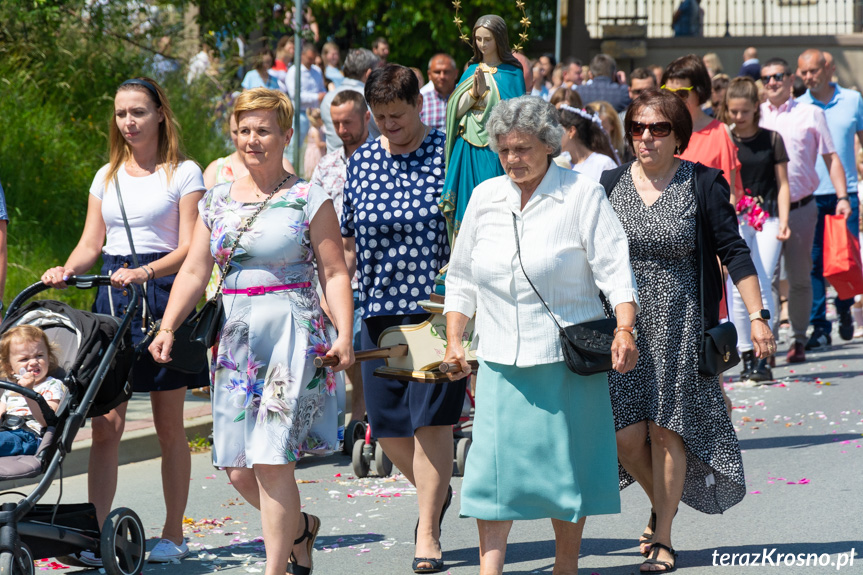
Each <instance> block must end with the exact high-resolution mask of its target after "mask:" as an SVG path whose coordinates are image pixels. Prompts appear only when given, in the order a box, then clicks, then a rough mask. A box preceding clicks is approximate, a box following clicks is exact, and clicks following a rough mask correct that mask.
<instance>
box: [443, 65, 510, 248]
mask: <svg viewBox="0 0 863 575" xmlns="http://www.w3.org/2000/svg"><path fill="white" fill-rule="evenodd" d="M478 65H482V66H483V67H484V70H485V72H486V75H485V77H486V82H487V84H488V88H489V92H488V97H487V99H486V100H485V106H484V107H477V106H475V107H474V108H471V109H470V110H468V112H467V113H465V114H464V115H462V116H460V117H459V116H458V115H457V109H458V104H459V100H460V99H461V97H462V95H463V94H464V93H466V92H467V91H468V90H470V88H471V86H472V85H473V75H474V71H475V70H476V67H477V66H478ZM524 92H525V89H524V74H523V73H522V70H521V68H518V67H516V66H513V65H511V64H500V65H499V66H497V67H488V66H485V65H484V64H472V65H471V66H470V67H469V68H468V69H467V70H466V71H465V73H464V74H463V75H462V77H461V80H460V81H459V84H458V86H457V87H456V89H455V91H454V92H453V93H452V95H451V96H450V97H449V101H448V103H447V114H446V129H447V132H446V133H447V142H446V161H447V164H446V181H445V182H444V188H443V193H442V194H441V202H440V206H441V211H442V212H443V214H444V217H445V218H446V221H447V227H448V231H449V235H450V242H452V241H453V239H454V238H455V235H456V234H457V233H458V229H459V227H460V225H461V220H462V218H463V217H464V212H465V210H466V209H467V203H468V200H470V196H471V194H472V193H473V189H474V188H475V187H476V186H478V185H479V184H480V183H482V182H484V181H485V180H487V179H489V178H494V177H497V176H502V175H503V174H504V172H503V167H501V165H500V160H498V157H497V154H495V153H494V152H492V151H491V149H490V148H489V147H488V134H487V133H486V131H485V124H486V121H487V120H488V115H489V113H490V112H491V110H492V108H493V107H494V105H495V104H496V103H497V102H499V101H500V100H506V99H508V98H517V97H518V96H522V95H524Z"/></svg>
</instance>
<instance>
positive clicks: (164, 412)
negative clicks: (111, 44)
mask: <svg viewBox="0 0 863 575" xmlns="http://www.w3.org/2000/svg"><path fill="white" fill-rule="evenodd" d="M109 154H110V161H109V163H108V164H106V165H105V166H103V167H102V169H100V170H99V171H98V172H97V174H96V177H95V178H94V180H93V184H92V186H91V187H90V196H89V199H88V204H87V219H86V221H85V223H84V231H83V232H82V234H81V239H80V240H79V241H78V245H77V246H76V247H75V249H74V250H73V251H72V254H71V255H70V256H69V259H68V260H66V263H65V264H64V265H62V266H57V267H54V268H51V269H49V270H48V271H46V272H45V273H44V274H43V276H42V281H43V282H45V283H46V284H48V285H50V286H53V287H56V288H65V287H66V283H65V281H64V280H65V279H67V278H68V277H70V276H73V275H76V274H82V273H87V272H88V271H89V270H90V268H92V267H93V265H95V263H96V262H97V261H98V259H99V256H100V255H101V256H102V262H103V266H102V272H101V273H103V274H106V275H110V276H111V283H112V285H113V287H112V288H109V287H100V288H99V292H98V295H97V297H96V303H95V305H94V309H95V311H97V312H99V313H106V314H112V315H122V314H123V313H124V312H125V309H126V306H127V304H128V301H129V290H127V289H126V288H127V286H128V285H129V284H133V283H134V284H143V283H144V282H148V284H147V285H148V289H147V290H146V291H147V302H146V308H147V311H148V313H149V315H150V317H151V318H152V319H158V318H161V316H162V313H164V310H165V306H166V305H167V301H168V295H169V293H170V290H171V286H172V284H173V282H174V274H176V272H177V270H179V269H180V265H181V264H182V263H183V260H184V259H185V257H186V252H187V251H188V249H189V242H190V239H191V234H192V229H193V228H194V226H195V221H196V219H197V217H198V207H197V204H198V200H200V199H201V197H202V196H203V192H204V182H203V178H202V174H201V169H200V168H199V167H198V165H197V164H196V163H195V162H193V161H189V160H186V158H185V157H184V156H183V153H182V152H181V151H180V142H179V137H178V126H177V123H176V120H175V118H174V115H173V113H172V112H171V108H170V104H169V102H168V99H167V96H166V95H165V93H164V91H163V90H162V88H161V87H159V85H158V84H157V83H156V82H155V81H154V80H151V79H149V78H134V79H131V80H127V81H126V82H123V83H122V84H121V85H120V87H119V88H118V89H117V93H116V95H115V96H114V113H113V119H112V120H111V122H110V125H109ZM115 177H116V181H119V186H120V190H119V191H120V193H122V199H123V204H124V206H125V211H126V215H127V217H128V220H129V226H130V228H131V231H132V237H133V242H134V244H135V246H134V248H135V252H136V253H137V255H138V260H139V262H140V267H135V266H134V264H133V259H132V257H131V253H132V250H131V249H130V245H129V240H128V238H127V235H126V230H125V227H124V225H123V219H122V215H121V212H120V205H119V201H118V197H117V194H118V190H117V188H116V186H115ZM142 316H143V314H142V313H140V312H139V313H136V317H135V318H134V320H133V323H132V339H133V341H134V342H135V343H136V344H137V343H138V342H139V341H141V339H143V337H144V330H143V319H142ZM132 383H133V386H134V390H135V391H136V392H149V394H150V402H151V404H152V407H153V421H154V423H155V426H156V433H157V435H158V438H159V444H160V446H161V448H162V490H163V492H164V495H165V507H166V519H165V525H164V527H163V530H162V536H161V540H160V541H159V542H158V544H157V545H156V547H155V548H154V549H153V551H152V552H151V553H150V557H149V561H151V562H170V561H172V560H174V559H181V558H183V557H185V556H186V555H188V553H189V548H188V546H187V545H186V542H185V540H184V539H183V512H184V511H185V508H186V501H187V499H188V495H189V477H190V475H191V457H190V454H189V445H188V443H187V442H186V434H185V430H184V427H183V400H184V398H185V395H186V389H187V387H200V386H203V385H207V376H206V372H203V373H201V374H199V375H186V374H181V373H179V372H176V371H171V370H168V369H166V368H163V367H161V366H158V365H156V364H155V363H153V362H152V361H150V360H149V359H147V358H145V357H143V356H142V357H141V358H139V359H138V361H136V362H135V365H134V367H133V368H132ZM125 421H126V403H121V404H120V405H117V406H116V407H115V408H114V409H113V410H111V411H110V412H109V413H108V414H106V415H103V416H99V417H95V418H93V423H92V425H93V444H92V449H91V452H90V465H89V480H88V481H89V483H88V487H89V497H90V501H91V502H92V503H93V504H94V505H95V506H96V515H97V517H98V519H99V522H100V524H101V523H102V522H103V521H104V520H105V517H106V516H107V514H108V512H109V510H110V509H111V504H112V501H113V499H114V493H115V491H116V489H117V466H118V464H119V445H120V436H121V435H122V433H123V428H124V426H125ZM79 559H80V560H81V561H82V562H83V563H85V564H87V565H92V566H100V565H101V560H99V559H97V558H96V557H95V556H94V554H93V553H91V552H90V551H85V552H83V553H81V554H80V556H79Z"/></svg>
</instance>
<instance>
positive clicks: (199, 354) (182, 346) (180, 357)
mask: <svg viewBox="0 0 863 575" xmlns="http://www.w3.org/2000/svg"><path fill="white" fill-rule="evenodd" d="M114 187H115V188H117V200H118V202H119V204H120V215H122V216H123V226H124V227H125V228H126V236H127V237H128V238H129V248H130V249H131V250H132V263H133V264H135V267H140V265H141V264H140V262H139V261H138V254H137V253H136V252H135V242H134V241H133V240H132V230H131V228H130V227H129V220H128V219H127V218H126V208H125V206H124V205H123V195H122V194H121V193H120V181H119V178H117V176H114ZM108 289H110V288H108ZM143 290H144V298H145V302H146V296H147V283H146V282H144V285H143ZM148 316H149V314H148V313H147V312H146V304H145V312H144V318H145V321H144V326H145V328H146V326H147V324H148V323H149V326H150V327H149V330H148V331H147V337H145V338H144V339H143V341H141V343H139V344H138V345H137V346H136V347H135V353H136V354H137V355H140V354H144V355H146V356H147V357H148V358H149V359H150V361H152V362H153V363H156V364H157V365H159V366H161V367H166V368H168V369H171V370H173V371H178V372H180V373H188V374H196V373H201V372H202V371H204V370H205V369H207V367H208V362H207V346H205V345H203V344H202V343H201V342H199V341H192V339H191V335H192V329H193V327H194V326H193V324H192V323H191V319H189V320H186V321H184V322H183V323H181V324H180V325H179V326H178V327H177V329H176V330H174V346H173V348H172V349H171V361H169V362H168V363H157V362H156V360H155V359H153V356H152V355H151V354H150V353H149V352H148V351H147V347H149V345H150V342H151V341H152V340H153V337H154V336H155V335H156V333H157V332H158V331H159V327H160V326H161V324H162V320H161V319H158V320H156V321H153V322H149V321H147V320H148V319H149V318H148Z"/></svg>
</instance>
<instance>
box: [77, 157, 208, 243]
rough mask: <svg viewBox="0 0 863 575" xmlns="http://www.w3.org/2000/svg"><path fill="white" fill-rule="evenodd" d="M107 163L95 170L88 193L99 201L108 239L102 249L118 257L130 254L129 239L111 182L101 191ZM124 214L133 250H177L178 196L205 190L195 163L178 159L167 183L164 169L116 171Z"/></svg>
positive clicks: (201, 176)
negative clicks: (137, 173) (134, 173)
mask: <svg viewBox="0 0 863 575" xmlns="http://www.w3.org/2000/svg"><path fill="white" fill-rule="evenodd" d="M107 173H108V164H105V165H104V166H102V168H101V169H100V170H99V171H98V172H96V177H95V178H94V179H93V185H91V186H90V193H91V194H93V195H94V196H96V197H97V198H99V199H100V200H102V219H104V220H105V226H106V228H107V232H108V234H107V235H108V240H107V242H106V243H105V247H104V248H102V251H103V252H104V253H106V254H110V255H115V256H122V255H128V254H131V253H132V250H131V249H129V239H128V237H127V236H126V228H125V227H124V226H123V216H122V214H121V213H120V204H119V202H118V201H117V193H116V191H115V189H114V181H113V180H112V181H111V182H110V183H109V184H108V193H107V194H105V176H106V175H107ZM117 176H118V178H119V180H120V190H121V191H122V193H123V205H124V206H125V208H126V217H127V218H128V219H129V227H130V228H131V229H132V239H133V240H134V242H135V252H137V253H139V254H151V253H165V252H171V251H174V250H175V249H177V245H178V244H179V242H180V198H182V197H183V196H185V195H186V194H190V193H192V192H199V191H204V190H206V187H205V186H204V176H203V174H202V173H201V168H199V167H198V165H197V164H196V163H195V162H192V161H189V160H187V161H185V162H182V163H181V164H180V165H179V166H178V167H177V169H176V170H174V175H173V177H172V178H171V182H170V183H169V182H168V176H167V173H166V172H165V170H164V169H161V170H159V171H158V172H156V173H155V174H150V175H149V176H144V177H143V178H134V177H132V176H130V175H129V174H128V173H127V172H126V166H125V165H123V166H121V167H120V170H119V171H118V172H117Z"/></svg>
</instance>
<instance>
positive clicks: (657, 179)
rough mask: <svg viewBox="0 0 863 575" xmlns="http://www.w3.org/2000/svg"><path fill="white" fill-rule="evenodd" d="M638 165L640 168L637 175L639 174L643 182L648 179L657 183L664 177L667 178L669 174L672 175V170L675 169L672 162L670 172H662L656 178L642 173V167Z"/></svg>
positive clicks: (674, 170)
mask: <svg viewBox="0 0 863 575" xmlns="http://www.w3.org/2000/svg"><path fill="white" fill-rule="evenodd" d="M639 167H640V168H641V170H639V171H640V172H641V174H639V175H640V177H641V179H642V181H645V182H647V181H650V182H653V183H654V184H658V183H659V182H661V181H663V180H665V179H666V178H668V176H669V175H672V176H673V175H674V172H676V171H677V167H676V166H675V165H674V164H673V163H672V165H671V170H670V174H669V173H665V174H662V175H661V176H659V177H658V178H651V177H650V176H648V175H647V174H645V173H644V168H643V167H642V166H640V165H639Z"/></svg>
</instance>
